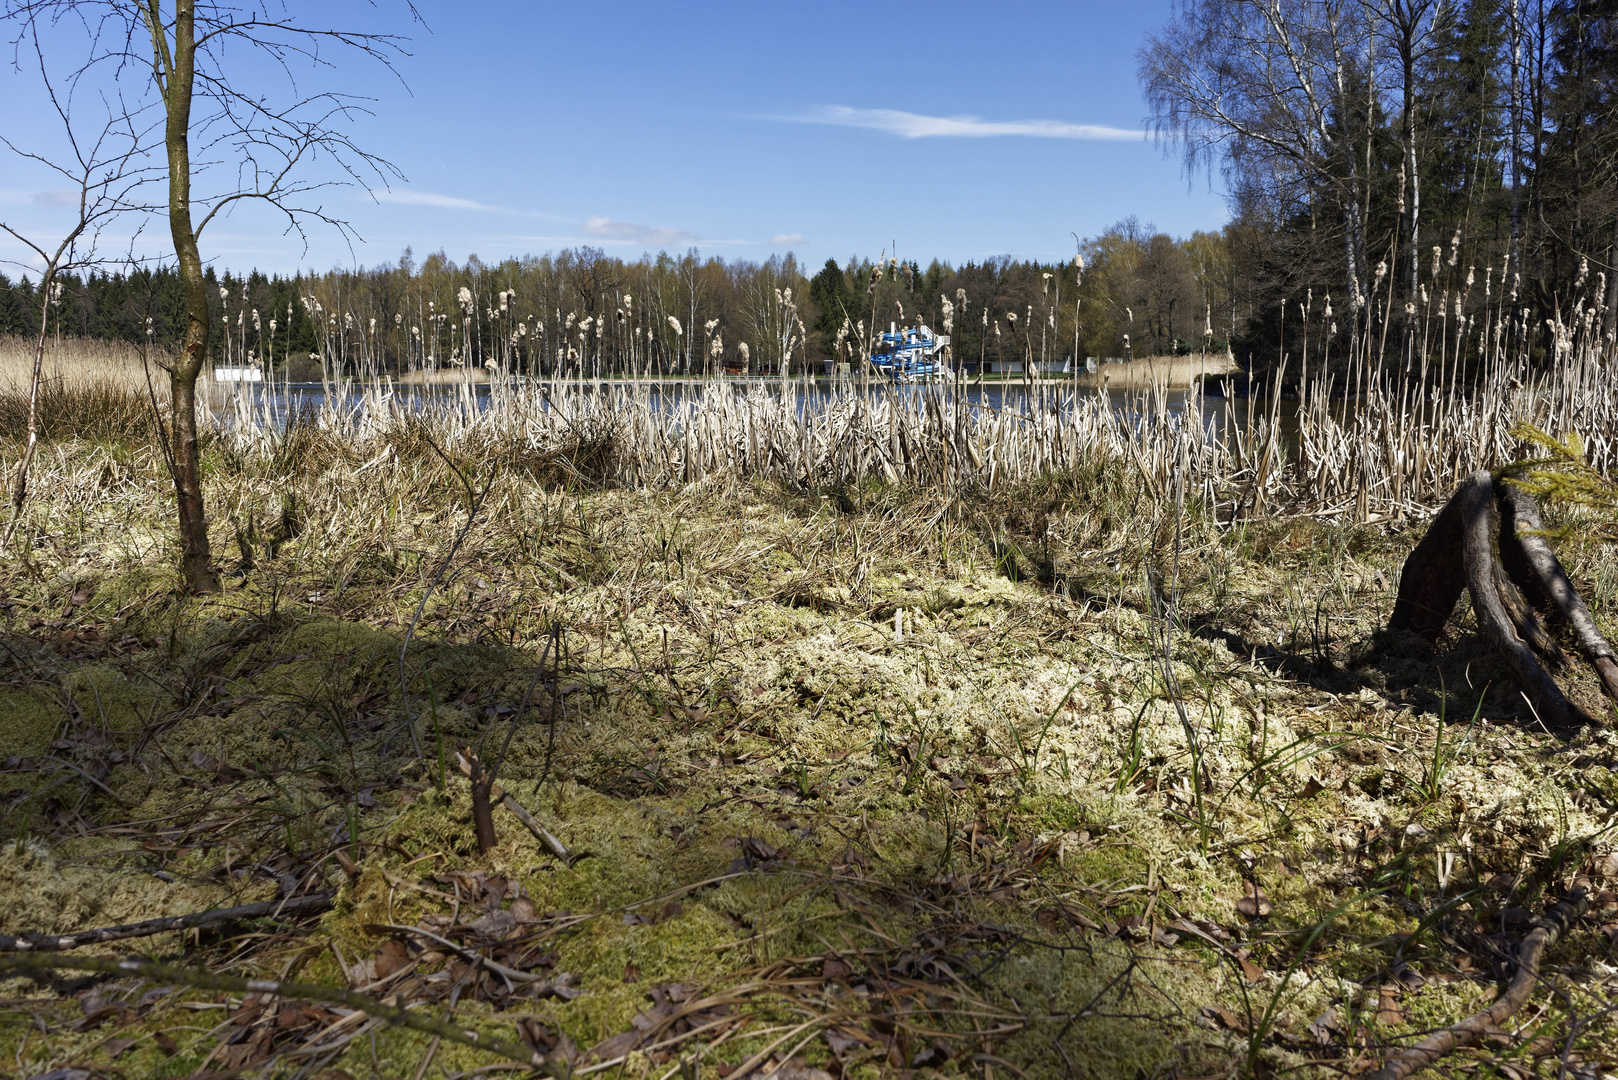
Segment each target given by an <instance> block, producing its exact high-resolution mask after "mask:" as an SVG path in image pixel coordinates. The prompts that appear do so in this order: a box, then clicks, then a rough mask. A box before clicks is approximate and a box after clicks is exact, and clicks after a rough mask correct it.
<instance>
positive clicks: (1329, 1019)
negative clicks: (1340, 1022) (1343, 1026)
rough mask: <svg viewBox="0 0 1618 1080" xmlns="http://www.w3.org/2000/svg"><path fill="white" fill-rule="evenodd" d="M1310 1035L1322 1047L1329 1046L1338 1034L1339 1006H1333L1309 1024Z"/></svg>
mask: <svg viewBox="0 0 1618 1080" xmlns="http://www.w3.org/2000/svg"><path fill="white" fill-rule="evenodd" d="M1308 1030H1309V1034H1310V1035H1311V1036H1312V1037H1313V1038H1314V1040H1315V1042H1316V1043H1318V1044H1319V1045H1321V1046H1329V1045H1330V1044H1331V1041H1332V1037H1333V1036H1334V1035H1336V1034H1337V1032H1338V1027H1337V1006H1335V1005H1331V1006H1328V1007H1327V1008H1326V1011H1325V1012H1323V1013H1321V1014H1320V1015H1319V1016H1317V1017H1315V1018H1314V1020H1313V1021H1312V1022H1311V1023H1310V1024H1309V1028H1308Z"/></svg>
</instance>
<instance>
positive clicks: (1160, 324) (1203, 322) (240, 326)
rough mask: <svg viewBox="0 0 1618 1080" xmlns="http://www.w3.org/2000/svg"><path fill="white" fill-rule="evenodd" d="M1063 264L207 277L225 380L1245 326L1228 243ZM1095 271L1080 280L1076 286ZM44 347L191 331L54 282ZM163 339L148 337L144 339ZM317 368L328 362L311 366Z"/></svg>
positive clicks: (1122, 338) (1174, 245)
mask: <svg viewBox="0 0 1618 1080" xmlns="http://www.w3.org/2000/svg"><path fill="white" fill-rule="evenodd" d="M1078 254H1079V257H1078V258H1075V259H1071V260H1066V261H1064V262H1062V263H1059V264H1054V263H1053V264H1047V263H1040V262H1033V261H1017V260H1013V259H1011V258H1001V259H995V260H990V261H987V262H983V263H967V264H966V265H964V266H962V267H959V268H956V267H952V266H949V265H947V264H945V263H942V262H938V261H934V262H932V263H931V264H929V265H928V266H927V267H925V268H923V267H922V266H920V265H919V264H918V263H916V262H905V261H898V260H886V261H883V262H882V263H881V265H880V272H879V267H878V264H877V263H875V262H873V261H872V260H870V259H869V258H866V259H850V260H849V261H848V262H847V263H844V264H841V265H839V264H838V263H836V262H835V261H828V262H827V263H826V264H825V265H824V266H823V267H821V268H819V269H818V270H815V271H813V272H812V276H811V272H810V271H808V270H806V269H805V268H804V267H802V266H800V264H799V263H798V261H797V259H796V258H795V257H794V256H792V255H787V256H784V257H776V258H772V259H770V260H768V261H767V262H762V263H758V262H748V261H732V262H726V261H724V260H722V259H718V258H704V257H703V256H701V255H700V254H699V253H698V252H697V251H696V250H695V249H692V250H690V251H687V252H685V253H684V254H681V255H671V254H668V253H662V254H659V255H657V256H655V257H654V256H650V255H648V256H643V257H642V258H640V259H638V260H635V261H625V260H622V259H618V258H614V257H611V256H609V255H607V254H605V253H604V252H602V251H600V250H598V249H595V248H589V247H581V248H577V249H569V250H564V251H562V252H559V253H555V254H547V255H544V256H541V257H528V258H522V259H507V260H505V261H504V262H500V263H485V262H483V261H482V260H481V259H479V258H478V257H477V256H475V255H474V256H471V257H469V258H468V259H467V260H466V262H465V263H461V264H457V263H455V262H453V261H451V260H450V259H449V258H447V257H446V256H445V255H444V254H442V253H439V254H434V255H430V256H428V257H427V258H425V259H423V260H421V261H420V262H417V261H416V259H415V258H414V256H413V254H412V253H411V252H410V251H406V252H405V253H404V255H403V256H402V257H401V258H400V260H399V261H398V263H397V264H393V265H384V266H377V267H374V268H371V269H368V270H357V271H345V270H337V271H332V272H330V273H326V274H315V275H297V276H293V277H267V276H265V275H263V274H261V273H250V274H248V275H246V276H245V277H241V276H237V275H235V274H232V273H229V272H226V273H224V274H219V275H216V276H213V277H212V278H211V283H212V288H211V289H210V294H211V295H212V296H213V297H214V298H215V305H216V307H215V313H214V317H215V318H216V319H217V320H219V321H218V323H216V328H217V329H218V330H219V331H220V332H219V333H217V334H216V336H215V345H214V353H215V355H214V361H215V362H216V363H229V364H254V365H259V366H263V367H270V368H273V369H274V370H276V371H283V370H286V368H285V365H287V364H288V363H290V364H291V365H292V368H291V371H292V373H293V374H294V376H295V377H307V376H309V375H311V374H313V375H315V376H318V375H319V372H320V363H321V361H322V360H324V362H325V363H326V364H327V365H328V369H329V370H330V371H332V372H333V373H335V372H337V371H342V372H345V373H349V374H367V373H382V372H402V371H408V370H414V369H418V368H448V367H456V366H462V365H464V364H466V363H471V364H472V365H474V366H485V365H487V366H492V367H497V368H499V369H500V370H502V371H509V372H513V373H533V374H544V375H551V374H554V373H555V372H557V371H561V372H564V373H577V372H579V371H583V372H585V373H589V374H595V373H601V374H607V373H613V372H624V371H647V370H650V371H656V372H662V373H668V374H700V373H703V372H707V371H714V370H718V369H719V368H721V367H729V368H731V369H732V370H739V369H745V370H747V371H751V372H779V371H780V370H781V364H782V363H783V360H785V362H786V363H787V364H788V368H789V370H801V368H802V366H803V365H804V364H805V363H808V364H810V365H811V366H812V367H813V368H814V370H820V365H822V364H823V363H824V362H825V361H828V360H831V359H833V358H834V356H835V357H840V358H841V359H842V360H844V361H850V360H853V359H855V358H856V357H857V356H858V348H859V342H861V341H862V340H864V339H865V335H866V334H868V333H869V332H870V331H871V330H872V328H873V327H875V328H876V329H878V330H885V329H887V328H888V326H889V325H890V324H899V325H903V326H914V325H916V324H917V323H918V322H921V323H925V324H926V325H928V326H929V327H931V328H932V329H933V330H935V331H937V332H940V333H949V334H950V335H951V338H952V342H953V344H954V354H955V356H956V358H957V359H958V360H959V361H960V362H962V363H966V364H970V365H973V366H975V365H977V364H978V363H979V362H980V361H986V362H994V361H999V362H1010V361H1024V362H1027V361H1029V360H1033V361H1036V362H1037V361H1044V362H1046V363H1054V364H1057V365H1060V364H1063V363H1066V362H1067V361H1068V360H1069V359H1070V358H1071V357H1073V356H1079V357H1081V358H1082V357H1086V356H1097V357H1105V356H1114V357H1125V356H1130V355H1140V356H1147V355H1154V354H1162V353H1170V352H1185V351H1189V350H1192V349H1203V348H1208V347H1217V348H1224V347H1225V346H1226V339H1227V338H1228V336H1229V334H1230V328H1231V326H1232V325H1233V324H1235V323H1237V322H1242V323H1245V321H1246V319H1247V314H1246V313H1239V314H1238V313H1236V312H1234V311H1233V310H1232V309H1231V308H1230V300H1229V298H1230V284H1229V282H1230V266H1229V262H1228V258H1227V257H1226V244H1225V241H1224V239H1223V237H1221V236H1220V235H1218V234H1212V233H1198V234H1196V235H1195V236H1193V237H1191V238H1190V239H1189V240H1185V241H1175V240H1173V239H1171V238H1170V237H1168V236H1166V235H1164V234H1161V233H1153V232H1152V231H1151V230H1150V229H1148V228H1145V227H1142V226H1141V225H1140V224H1139V223H1137V222H1136V221H1134V220H1133V219H1131V220H1129V221H1125V222H1122V223H1120V224H1119V225H1117V226H1115V227H1114V228H1112V229H1109V230H1108V231H1107V232H1105V233H1103V234H1102V235H1101V236H1100V237H1097V238H1094V239H1092V240H1089V241H1086V242H1085V243H1084V244H1083V245H1082V247H1081V249H1080V252H1079V253H1078ZM1081 264H1082V269H1081ZM61 284H62V289H61V290H60V294H59V295H58V296H57V297H56V299H55V301H54V302H53V303H51V304H50V305H49V313H48V319H49V327H50V330H49V332H50V333H51V334H52V335H53V336H54V335H56V334H58V333H60V334H62V335H67V336H74V335H76V336H84V337H91V338H105V339H116V340H121V341H128V342H134V343H140V342H142V341H147V340H150V342H151V343H152V345H153V346H154V347H156V348H160V349H161V348H172V347H174V346H176V345H177V344H178V342H179V340H180V337H181V333H182V331H183V324H184V311H185V306H184V300H183V296H182V295H181V290H180V285H179V279H178V277H177V276H176V275H175V274H174V273H173V272H172V271H170V270H155V271H145V270H141V271H137V272H135V273H131V274H111V275H108V274H96V275H91V276H88V277H72V276H68V277H65V278H63V279H61ZM39 301H40V297H39V295H38V292H37V289H36V288H35V287H34V285H33V284H31V283H30V282H29V281H28V280H27V279H26V278H24V279H23V280H21V281H19V282H12V281H10V280H8V279H6V278H4V277H0V333H7V334H26V333H37V332H38V328H39V311H40V307H39ZM148 320H150V322H148ZM317 358H319V359H317Z"/></svg>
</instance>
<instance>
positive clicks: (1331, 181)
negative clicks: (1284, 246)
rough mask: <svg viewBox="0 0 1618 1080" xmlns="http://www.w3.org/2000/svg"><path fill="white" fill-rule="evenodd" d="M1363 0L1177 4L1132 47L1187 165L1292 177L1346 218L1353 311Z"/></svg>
mask: <svg viewBox="0 0 1618 1080" xmlns="http://www.w3.org/2000/svg"><path fill="white" fill-rule="evenodd" d="M1369 18H1370V9H1369V6H1368V5H1367V4H1366V3H1364V2H1363V0H1298V2H1294V3H1288V4H1286V5H1285V6H1283V5H1282V3H1281V0H1204V2H1201V3H1191V2H1182V3H1181V4H1180V6H1179V8H1178V10H1177V12H1176V14H1175V17H1174V18H1173V19H1172V20H1171V21H1170V23H1169V24H1168V26H1167V27H1165V29H1164V30H1163V31H1162V32H1160V33H1157V34H1151V35H1148V37H1147V39H1146V43H1145V44H1144V45H1143V46H1142V47H1141V49H1140V51H1139V53H1138V54H1137V61H1138V64H1139V73H1140V79H1141V84H1142V87H1143V88H1144V90H1145V93H1146V99H1147V102H1148V103H1149V104H1150V106H1151V108H1152V118H1151V122H1152V124H1153V126H1154V127H1155V129H1156V130H1157V132H1158V134H1159V136H1160V137H1163V138H1166V139H1168V140H1169V141H1170V142H1171V143H1174V144H1177V145H1179V147H1180V148H1181V150H1182V151H1183V153H1184V157H1185V162H1186V165H1187V167H1188V169H1195V168H1198V167H1200V166H1204V165H1207V166H1211V165H1212V164H1213V162H1214V160H1215V159H1216V158H1218V159H1221V160H1222V161H1223V163H1224V164H1225V166H1226V168H1227V170H1229V171H1230V172H1232V173H1234V174H1236V176H1235V177H1233V179H1237V180H1240V179H1241V174H1242V173H1244V172H1249V171H1253V172H1264V171H1268V172H1273V173H1282V174H1288V175H1290V176H1293V177H1297V178H1299V179H1301V180H1303V181H1304V184H1303V185H1302V188H1303V190H1304V191H1305V193H1306V195H1307V197H1308V198H1309V199H1310V200H1311V206H1309V207H1308V208H1307V209H1308V210H1309V211H1310V212H1311V214H1313V213H1317V212H1318V211H1317V209H1316V207H1315V206H1314V205H1312V204H1313V202H1314V200H1315V199H1317V198H1319V199H1321V200H1323V201H1324V202H1325V203H1326V204H1327V206H1328V207H1329V208H1330V210H1331V211H1332V212H1333V213H1335V214H1337V215H1339V216H1340V217H1341V219H1342V230H1343V232H1342V239H1343V258H1344V263H1345V271H1346V278H1347V282H1346V283H1347V285H1348V291H1349V296H1350V300H1351V302H1352V304H1353V306H1354V308H1355V310H1356V311H1358V310H1362V309H1363V308H1365V307H1366V305H1367V304H1368V302H1369V299H1368V289H1367V283H1366V270H1367V267H1366V206H1365V203H1366V200H1367V199H1368V191H1367V187H1366V183H1365V169H1364V167H1363V166H1362V165H1361V163H1360V158H1361V155H1362V154H1364V153H1366V152H1367V151H1368V148H1369V139H1370V125H1369V121H1370V118H1371V114H1372V113H1373V112H1374V104H1373V101H1372V100H1371V95H1372V94H1374V92H1375V90H1374V88H1375V65H1376V52H1375V49H1374V48H1373V46H1372V38H1371V34H1370V26H1369Z"/></svg>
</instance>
